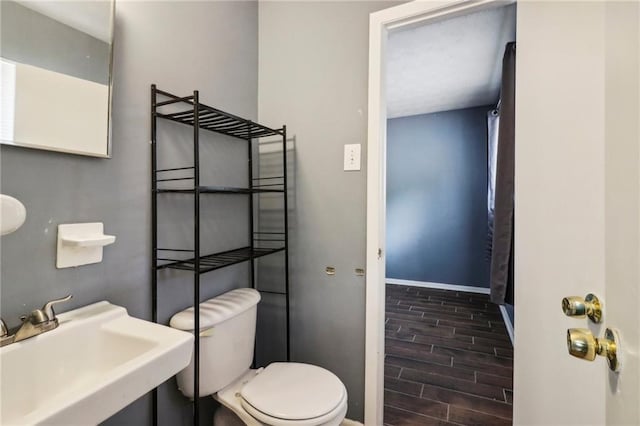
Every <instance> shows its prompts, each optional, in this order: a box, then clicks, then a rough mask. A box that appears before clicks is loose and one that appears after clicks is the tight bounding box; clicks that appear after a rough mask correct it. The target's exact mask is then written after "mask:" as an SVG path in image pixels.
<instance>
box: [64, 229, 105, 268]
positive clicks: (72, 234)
mask: <svg viewBox="0 0 640 426" xmlns="http://www.w3.org/2000/svg"><path fill="white" fill-rule="evenodd" d="M115 241H116V237H115V235H105V233H104V224H103V223H102V222H94V223H68V224H63V225H58V256H57V260H56V267H57V268H69V267H72V266H80V265H88V264H91V263H99V262H102V248H103V247H104V246H107V245H109V244H113V243H114V242H115Z"/></svg>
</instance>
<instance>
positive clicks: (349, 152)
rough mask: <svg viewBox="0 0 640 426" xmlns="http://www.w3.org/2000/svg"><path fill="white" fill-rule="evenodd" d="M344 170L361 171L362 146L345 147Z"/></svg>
mask: <svg viewBox="0 0 640 426" xmlns="http://www.w3.org/2000/svg"><path fill="white" fill-rule="evenodd" d="M344 170H345V171H349V170H360V144H359V143H354V144H347V145H345V146H344Z"/></svg>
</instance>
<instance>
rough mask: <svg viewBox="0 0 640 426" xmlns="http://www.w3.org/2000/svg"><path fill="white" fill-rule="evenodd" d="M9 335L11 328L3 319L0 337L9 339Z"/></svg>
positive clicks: (0, 325) (0, 326) (0, 319)
mask: <svg viewBox="0 0 640 426" xmlns="http://www.w3.org/2000/svg"><path fill="white" fill-rule="evenodd" d="M8 335H9V327H7V323H5V322H4V320H3V319H2V318H0V337H7V336H8Z"/></svg>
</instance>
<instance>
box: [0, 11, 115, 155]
mask: <svg viewBox="0 0 640 426" xmlns="http://www.w3.org/2000/svg"><path fill="white" fill-rule="evenodd" d="M114 11H115V0H82V1H68V0H28V1H25V0H1V1H0V21H1V22H0V64H1V68H0V120H1V122H0V139H1V142H2V143H3V144H10V145H17V146H22V147H27V148H36V149H45V150H50V151H60V152H66V153H72V154H80V155H89V156H94V157H104V158H108V157H110V156H111V152H110V151H111V150H110V110H111V62H112V61H111V58H112V46H113V26H114Z"/></svg>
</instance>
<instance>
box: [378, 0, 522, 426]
mask: <svg viewBox="0 0 640 426" xmlns="http://www.w3.org/2000/svg"><path fill="white" fill-rule="evenodd" d="M515 36H516V5H515V4H511V5H507V6H503V7H496V8H491V9H486V10H480V11H475V12H471V13H468V14H464V15H461V16H457V17H453V18H448V19H442V20H439V21H438V22H431V23H427V24H425V25H419V26H418V25H416V26H411V27H410V28H400V29H397V30H394V31H391V32H390V33H389V37H388V40H387V46H386V58H385V65H386V112H387V134H386V142H387V143H386V174H385V181H386V221H385V225H386V236H387V239H386V244H385V246H386V247H385V250H384V251H385V252H386V258H385V264H386V265H385V266H386V268H385V269H386V281H385V286H386V298H385V306H386V312H385V366H384V367H385V378H384V388H385V393H384V424H386V425H390V426H393V425H401V424H407V423H416V424H421V423H428V422H430V421H436V420H442V421H449V422H455V423H457V424H462V425H465V424H475V423H477V422H481V423H483V424H494V425H499V424H503V425H508V424H511V420H512V405H511V404H512V400H513V379H512V377H513V347H512V342H511V340H510V337H509V336H510V334H511V335H512V333H510V332H511V330H512V323H513V317H512V316H511V317H509V316H508V315H505V316H504V317H503V315H502V314H501V310H500V308H502V310H503V311H505V308H504V306H503V305H499V304H495V303H492V302H491V301H490V299H489V296H488V294H489V283H490V280H491V277H490V275H491V274H490V270H491V268H492V260H493V263H496V259H492V252H494V251H493V250H492V247H493V245H494V244H493V229H494V217H495V216H496V215H495V207H496V206H495V200H496V197H495V193H496V173H497V172H496V166H497V164H496V163H497V161H496V160H497V149H498V135H497V133H498V127H499V123H500V121H508V120H509V119H510V117H509V116H508V111H504V112H505V113H506V114H503V111H501V101H500V99H501V85H502V73H503V72H502V71H503V57H504V58H505V61H506V62H505V63H507V65H508V64H509V60H510V59H511V55H513V52H514V51H513V46H512V44H513V43H514V42H515ZM507 74H509V73H507ZM508 93H509V91H507V96H509V95H508ZM512 104H513V102H511V101H508V102H506V103H505V106H506V108H505V109H508V108H511V107H512ZM503 115H505V117H503ZM511 117H512V115H511ZM502 124H503V125H505V123H502ZM501 142H502V143H503V144H504V143H505V142H504V139H502V141H501ZM504 158H505V157H504V156H502V159H503V161H504ZM511 164H513V162H511ZM511 170H512V169H511ZM501 171H502V172H503V173H504V170H501ZM498 182H499V183H500V184H501V185H502V186H501V187H500V188H499V189H500V191H501V194H500V195H501V196H502V197H503V198H504V193H506V192H510V188H508V187H505V186H504V180H503V179H502V176H501V177H500V179H499V180H498ZM511 191H512V190H511ZM510 193H511V200H512V199H513V193H512V192H510ZM500 201H501V202H502V200H500ZM511 205H512V202H511ZM503 218H504V215H503V216H499V217H498V218H497V219H498V222H499V223H498V226H499V227H504V224H503V223H502V221H504V219H503ZM510 242H511V241H509V243H510ZM498 244H499V242H498ZM510 248H511V247H508V248H506V249H508V250H510ZM500 250H503V248H502V247H498V250H496V251H495V253H497V254H498V255H500V254H501V252H500ZM493 268H497V267H496V266H493ZM494 274H495V272H494ZM510 277H512V274H510ZM493 279H494V280H496V278H495V277H494V278H493ZM504 284H505V285H507V284H508V285H509V289H511V288H512V286H511V285H512V278H511V280H510V281H509V282H507V280H505V282H504ZM494 293H496V290H494ZM511 294H512V293H511ZM505 296H507V295H506V294H505V295H499V297H498V296H496V295H495V294H494V295H493V300H496V299H498V298H502V300H501V302H503V303H504V302H505V299H508V301H509V302H512V298H507V297H505ZM511 312H512V311H511Z"/></svg>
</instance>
